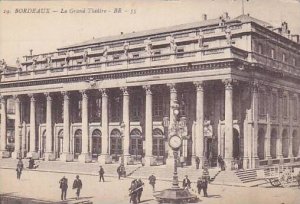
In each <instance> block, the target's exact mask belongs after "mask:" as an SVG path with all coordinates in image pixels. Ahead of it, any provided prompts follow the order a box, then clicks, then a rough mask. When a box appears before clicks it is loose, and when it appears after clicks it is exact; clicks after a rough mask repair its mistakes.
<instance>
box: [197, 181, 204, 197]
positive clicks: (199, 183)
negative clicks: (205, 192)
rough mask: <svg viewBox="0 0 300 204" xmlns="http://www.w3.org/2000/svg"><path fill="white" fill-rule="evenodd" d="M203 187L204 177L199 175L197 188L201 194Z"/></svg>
mask: <svg viewBox="0 0 300 204" xmlns="http://www.w3.org/2000/svg"><path fill="white" fill-rule="evenodd" d="M202 187H203V179H202V178H201V177H199V178H198V180H197V189H198V194H199V195H200V193H201V190H202Z"/></svg>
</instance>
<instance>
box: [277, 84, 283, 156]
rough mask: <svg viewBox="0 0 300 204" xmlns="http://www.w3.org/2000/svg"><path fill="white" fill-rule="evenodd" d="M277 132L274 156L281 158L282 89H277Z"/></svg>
mask: <svg viewBox="0 0 300 204" xmlns="http://www.w3.org/2000/svg"><path fill="white" fill-rule="evenodd" d="M278 96H279V98H278V124H279V127H278V133H277V142H276V154H277V155H276V158H277V159H280V160H282V159H283V155H282V129H283V128H282V123H283V119H282V117H283V90H282V89H279V90H278Z"/></svg>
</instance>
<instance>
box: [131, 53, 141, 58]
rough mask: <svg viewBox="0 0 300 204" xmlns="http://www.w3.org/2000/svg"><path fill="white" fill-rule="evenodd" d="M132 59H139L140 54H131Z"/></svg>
mask: <svg viewBox="0 0 300 204" xmlns="http://www.w3.org/2000/svg"><path fill="white" fill-rule="evenodd" d="M132 57H133V58H139V57H140V54H139V53H133V54H132Z"/></svg>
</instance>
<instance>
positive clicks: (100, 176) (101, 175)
mask: <svg viewBox="0 0 300 204" xmlns="http://www.w3.org/2000/svg"><path fill="white" fill-rule="evenodd" d="M101 178H102V180H103V182H104V169H103V167H102V166H100V170H99V182H101Z"/></svg>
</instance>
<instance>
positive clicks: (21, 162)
mask: <svg viewBox="0 0 300 204" xmlns="http://www.w3.org/2000/svg"><path fill="white" fill-rule="evenodd" d="M23 168H24V165H23V161H22V159H19V161H18V164H17V169H16V171H17V179H19V180H20V179H21V174H22V171H23Z"/></svg>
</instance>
